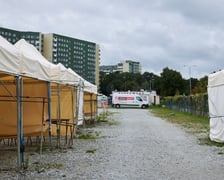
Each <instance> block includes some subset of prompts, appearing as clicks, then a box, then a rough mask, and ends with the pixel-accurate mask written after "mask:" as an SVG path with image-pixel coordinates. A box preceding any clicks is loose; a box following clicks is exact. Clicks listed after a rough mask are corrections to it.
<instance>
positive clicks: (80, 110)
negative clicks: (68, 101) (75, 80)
mask: <svg viewBox="0 0 224 180" xmlns="http://www.w3.org/2000/svg"><path fill="white" fill-rule="evenodd" d="M83 86H84V82H83V81H82V80H80V82H79V86H78V89H77V101H76V103H77V104H76V107H77V109H76V116H77V117H78V118H77V119H78V122H77V125H82V124H83V121H84V87H83Z"/></svg>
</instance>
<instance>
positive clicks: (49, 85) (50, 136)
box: [47, 82, 52, 151]
mask: <svg viewBox="0 0 224 180" xmlns="http://www.w3.org/2000/svg"><path fill="white" fill-rule="evenodd" d="M47 95H48V103H47V105H48V118H49V122H48V123H49V149H50V150H51V151H52V127H51V126H52V121H51V84H50V82H48V83H47Z"/></svg>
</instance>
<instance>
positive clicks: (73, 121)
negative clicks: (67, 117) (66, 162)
mask: <svg viewBox="0 0 224 180" xmlns="http://www.w3.org/2000/svg"><path fill="white" fill-rule="evenodd" d="M74 89H75V88H74V87H72V88H71V95H72V132H71V145H73V136H74V129H75V128H74V126H75V113H74Z"/></svg>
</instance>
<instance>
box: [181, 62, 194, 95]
mask: <svg viewBox="0 0 224 180" xmlns="http://www.w3.org/2000/svg"><path fill="white" fill-rule="evenodd" d="M184 67H188V68H189V95H191V68H192V67H196V65H184Z"/></svg>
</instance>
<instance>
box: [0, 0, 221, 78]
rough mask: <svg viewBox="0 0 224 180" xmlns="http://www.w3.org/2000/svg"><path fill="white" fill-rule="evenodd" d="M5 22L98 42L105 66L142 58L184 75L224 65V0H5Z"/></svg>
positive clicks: (148, 67)
mask: <svg viewBox="0 0 224 180" xmlns="http://www.w3.org/2000/svg"><path fill="white" fill-rule="evenodd" d="M0 26H2V27H5V28H10V29H15V30H20V31H37V32H43V33H57V34H61V35H65V36H70V37H74V38H78V39H82V40H87V41H91V42H95V43H97V44H99V45H100V48H101V63H100V65H115V64H117V63H118V62H120V61H121V60H133V61H139V62H141V64H142V70H143V72H145V71H148V72H153V73H155V74H158V75H159V74H160V73H161V72H162V70H163V68H165V67H169V68H170V69H173V70H176V71H178V72H180V73H181V74H182V75H183V77H184V78H189V74H190V73H189V70H191V76H192V77H195V78H201V77H203V76H205V75H208V74H209V73H211V72H213V71H217V70H220V69H223V64H224V31H223V30H224V0H38V1H35V0H0Z"/></svg>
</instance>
